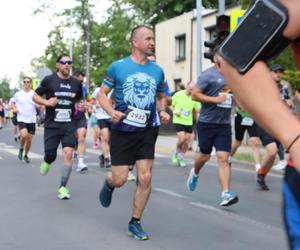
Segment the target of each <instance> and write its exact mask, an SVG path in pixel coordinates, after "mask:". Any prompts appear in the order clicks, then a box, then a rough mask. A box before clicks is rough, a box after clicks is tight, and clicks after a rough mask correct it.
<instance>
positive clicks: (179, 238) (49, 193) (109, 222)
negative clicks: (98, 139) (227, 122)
mask: <svg viewBox="0 0 300 250" xmlns="http://www.w3.org/2000/svg"><path fill="white" fill-rule="evenodd" d="M42 138H43V137H42V131H40V130H39V131H37V134H36V135H35V136H34V141H33V146H32V153H31V154H30V155H29V156H30V157H31V163H30V164H26V163H25V162H22V161H19V160H18V159H17V153H18V145H17V144H16V143H14V141H13V136H12V131H11V129H9V128H5V129H2V130H0V170H1V174H0V187H1V188H0V199H1V208H0V249H1V250H2V249H3V250H15V249H22V250H24V249H25V250H50V249H51V250H52V249H53V250H54V249H55V250H60V249H61V250H71V249H72V250H94V249H95V250H96V249H97V250H100V249H101V250H106V249H107V250H108V249H109V250H117V249H120V250H127V249H130V250H136V249H139V250H143V249H147V250H148V249H149V250H150V249H151V250H156V249H157V250H158V249H168V250H169V249H170V250H173V249H174V250H177V249H178V250H185V249H191V250H193V249H195V250H196V249H197V250H198V249H203V250H219V249H228V250H229V249H230V250H241V249H243V250H250V249H251V250H252V249H253V250H260V249H264V250H268V249H272V250H277V249H278V250H284V249H288V248H287V243H286V238H285V232H284V226H283V220H282V216H281V206H282V205H281V180H282V175H281V173H276V172H273V173H271V174H270V176H269V177H268V179H267V182H268V184H269V187H270V189H271V190H270V191H268V192H264V191H259V190H258V189H257V188H256V186H255V172H254V168H249V166H246V165H244V164H240V163H234V164H233V173H232V188H233V190H234V191H236V192H237V193H238V195H239V198H240V202H239V203H238V204H236V205H234V206H232V207H229V208H226V209H224V208H221V207H219V205H218V204H219V202H220V190H219V189H220V186H219V182H218V168H217V167H216V165H215V163H214V161H211V162H210V163H209V164H207V166H205V168H204V169H203V171H202V172H201V176H200V178H199V185H198V188H197V190H196V191H195V192H193V193H191V192H189V191H187V189H186V178H187V176H188V172H189V169H190V167H191V166H192V163H193V159H192V157H191V155H189V158H188V167H187V168H184V169H183V168H178V167H176V166H173V165H172V164H171V162H170V160H169V155H168V154H166V153H165V150H162V149H165V148H166V147H171V148H172V147H174V144H172V143H170V141H172V138H167V139H166V138H164V137H161V138H159V140H158V145H157V148H158V152H157V157H156V161H155V166H154V171H153V182H152V184H153V191H152V195H151V197H150V201H149V203H148V206H147V208H146V210H145V212H144V216H143V219H142V225H143V227H144V229H145V231H147V232H148V233H149V235H150V240H149V241H145V242H141V241H137V240H134V239H132V238H130V237H128V236H127V225H128V221H129V219H130V217H131V207H132V197H133V191H134V189H135V183H134V182H128V183H127V184H126V185H125V186H124V187H122V188H121V189H118V190H116V192H114V196H113V201H112V204H111V206H110V208H102V207H101V205H100V204H99V201H98V194H99V190H100V188H101V186H102V184H103V180H104V176H105V173H106V170H105V169H100V168H99V165H98V159H97V155H98V151H97V150H93V149H91V142H90V141H88V147H89V149H88V152H87V159H86V162H87V163H88V165H89V171H88V172H87V173H86V174H78V173H76V172H75V171H74V172H73V173H72V175H71V178H70V181H69V184H68V187H69V189H70V191H71V199H70V200H65V201H61V200H59V199H57V198H56V190H57V188H58V185H59V182H60V165H61V164H62V158H61V150H59V157H58V159H57V160H56V162H55V163H54V164H53V165H52V166H51V169H50V172H49V174H48V175H47V176H40V174H39V165H40V163H41V162H42V157H43V144H42V141H43V139H42Z"/></svg>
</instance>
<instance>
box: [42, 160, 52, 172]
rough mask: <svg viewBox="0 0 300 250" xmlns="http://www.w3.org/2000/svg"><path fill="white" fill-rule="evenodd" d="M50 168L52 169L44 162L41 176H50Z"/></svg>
mask: <svg viewBox="0 0 300 250" xmlns="http://www.w3.org/2000/svg"><path fill="white" fill-rule="evenodd" d="M49 168H50V164H48V163H47V162H45V161H44V162H43V163H42V164H41V166H40V174H41V175H46V174H48V172H49Z"/></svg>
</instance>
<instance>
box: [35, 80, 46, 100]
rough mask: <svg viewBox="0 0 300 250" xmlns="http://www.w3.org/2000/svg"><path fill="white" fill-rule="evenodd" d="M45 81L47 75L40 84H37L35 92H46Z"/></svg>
mask: <svg viewBox="0 0 300 250" xmlns="http://www.w3.org/2000/svg"><path fill="white" fill-rule="evenodd" d="M47 82H48V77H45V78H44V79H43V80H42V82H41V84H40V86H38V88H37V89H36V90H35V93H37V94H38V95H39V96H42V95H44V94H45V93H46V90H47V87H46V86H47Z"/></svg>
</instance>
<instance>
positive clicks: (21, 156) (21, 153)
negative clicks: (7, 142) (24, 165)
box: [18, 148, 23, 161]
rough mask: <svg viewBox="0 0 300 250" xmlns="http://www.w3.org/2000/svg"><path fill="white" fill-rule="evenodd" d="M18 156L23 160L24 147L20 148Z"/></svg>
mask: <svg viewBox="0 0 300 250" xmlns="http://www.w3.org/2000/svg"><path fill="white" fill-rule="evenodd" d="M18 158H19V160H20V161H22V160H23V148H20V149H19V154H18Z"/></svg>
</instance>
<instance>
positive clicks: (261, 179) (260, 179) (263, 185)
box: [256, 174, 270, 191]
mask: <svg viewBox="0 0 300 250" xmlns="http://www.w3.org/2000/svg"><path fill="white" fill-rule="evenodd" d="M265 177H266V175H264V174H257V179H256V183H257V186H258V188H259V189H260V190H264V191H268V190H270V189H269V187H268V186H267V184H266V182H265Z"/></svg>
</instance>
